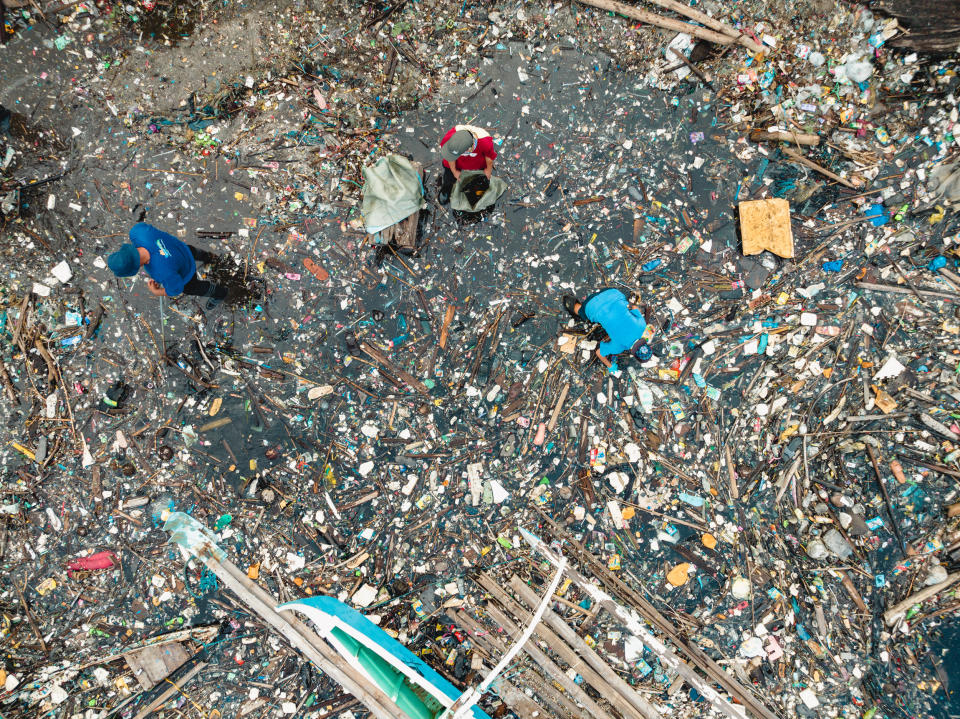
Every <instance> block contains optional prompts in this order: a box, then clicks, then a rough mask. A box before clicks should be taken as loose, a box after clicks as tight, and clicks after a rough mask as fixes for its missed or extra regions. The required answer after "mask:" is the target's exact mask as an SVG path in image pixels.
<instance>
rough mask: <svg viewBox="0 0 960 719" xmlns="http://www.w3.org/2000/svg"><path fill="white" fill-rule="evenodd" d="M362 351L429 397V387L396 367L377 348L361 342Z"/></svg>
mask: <svg viewBox="0 0 960 719" xmlns="http://www.w3.org/2000/svg"><path fill="white" fill-rule="evenodd" d="M360 349H361V350H363V351H364V352H366V353H367V354H368V355H370V356H371V357H373V359H375V360H376V361H377V362H379V363H380V364H382V365H383V366H384V367H386V368H387V370H389V371H390V372H391V373H393V374H395V375H397V377H399V378H400V379H402V380H403V381H404V382H406V383H407V384H408V385H410V386H411V387H412V388H413V389H414V390H416V391H417V392H419V393H420V394H423V395H427V396H429V395H430V390H429V389H428V388H427V386H426V385H425V384H424V383H423V382H421V381H420V380H418V379H417V378H416V377H414V376H413V375H412V374H410V373H409V372H407V371H406V370H404V369H400V368H399V367H397V366H396V365H394V364H393V363H392V362H391V361H390V360H388V359H387V357H386V355H384V354H383V353H382V352H381V351H380V350H378V349H377V348H376V347H373V346H372V345H369V344H367V343H366V342H361V343H360Z"/></svg>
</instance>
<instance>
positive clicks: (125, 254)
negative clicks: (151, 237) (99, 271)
mask: <svg viewBox="0 0 960 719" xmlns="http://www.w3.org/2000/svg"><path fill="white" fill-rule="evenodd" d="M107 266H108V267H109V268H110V269H111V270H112V271H113V274H115V275H116V276H117V277H133V276H134V275H135V274H137V272H139V271H140V250H138V249H137V248H136V247H135V246H134V245H133V244H132V243H128V244H126V245H123V246H121V247H120V249H119V250H117V251H116V252H112V253H111V254H110V255H108V256H107Z"/></svg>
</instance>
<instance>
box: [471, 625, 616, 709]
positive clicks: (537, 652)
mask: <svg viewBox="0 0 960 719" xmlns="http://www.w3.org/2000/svg"><path fill="white" fill-rule="evenodd" d="M486 611H487V614H488V615H489V616H490V618H491V619H492V620H493V621H495V622H496V623H497V624H499V625H500V626H501V627H502V628H503V629H504V631H506V632H507V635H508V636H519V635H520V633H521V630H520V629H519V628H518V627H517V626H516V625H515V624H514V623H513V622H512V621H511V620H510V618H509V617H508V616H507V615H506V614H504V613H503V612H501V611H500V610H499V609H497V608H496V607H493V606H488V607H487V608H486ZM523 651H524V653H525V654H526V655H527V656H529V657H530V658H531V659H533V661H535V662H536V663H537V664H539V665H540V666H541V668H543V670H544V671H545V672H546V673H547V674H548V675H549V676H550V679H551V680H553V681H555V682H557V683H558V684H559V685H560V686H562V687H563V688H564V690H565V691H566V692H568V693H569V694H570V696H571V697H572V698H573V699H574V700H575V701H576V702H577V703H578V704H580V705H581V706H582V707H583V708H584V709H586V710H587V712H588V713H589V714H590V716H591V717H593V719H613V717H611V716H610V714H609V713H608V712H605V711H604V710H603V709H601V708H600V705H599V704H597V703H596V702H595V701H593V699H591V698H590V697H589V696H587V693H586V692H585V691H583V689H581V688H580V686H579V685H578V684H577V683H576V682H574V681H573V679H571V678H570V677H568V676H567V674H566V672H564V671H563V670H562V669H561V668H560V667H558V666H557V665H556V664H555V663H554V661H553V660H552V659H550V657H548V656H547V655H546V654H545V653H544V652H543V651H542V650H541V649H540V648H539V647H537V646H535V645H534V644H533V643H532V642H531V643H527V644H525V645H524V647H523Z"/></svg>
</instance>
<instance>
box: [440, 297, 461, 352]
mask: <svg viewBox="0 0 960 719" xmlns="http://www.w3.org/2000/svg"><path fill="white" fill-rule="evenodd" d="M456 312H457V307H456V305H448V306H447V311H446V312H445V313H444V315H443V327H442V328H441V329H440V339H439V340H438V341H437V344H438V345H440V349H442V350H445V349H446V348H447V333H448V332H449V331H450V323H451V322H453V316H454V315H455V314H456Z"/></svg>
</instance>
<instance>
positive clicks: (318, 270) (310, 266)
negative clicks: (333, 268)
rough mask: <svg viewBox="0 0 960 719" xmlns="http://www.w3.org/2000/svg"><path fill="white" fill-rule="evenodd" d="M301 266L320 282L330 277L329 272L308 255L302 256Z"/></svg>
mask: <svg viewBox="0 0 960 719" xmlns="http://www.w3.org/2000/svg"><path fill="white" fill-rule="evenodd" d="M303 266H304V267H306V268H307V270H308V271H309V272H310V274H311V275H313V276H314V277H316V278H317V279H318V280H320V281H321V282H326V281H327V280H329V279H330V273H329V272H327V271H326V270H325V269H323V268H322V267H321V266H320V265H318V264H317V263H316V262H314V261H313V260H312V259H311V258H309V257H304V258H303Z"/></svg>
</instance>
